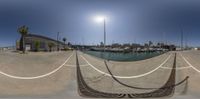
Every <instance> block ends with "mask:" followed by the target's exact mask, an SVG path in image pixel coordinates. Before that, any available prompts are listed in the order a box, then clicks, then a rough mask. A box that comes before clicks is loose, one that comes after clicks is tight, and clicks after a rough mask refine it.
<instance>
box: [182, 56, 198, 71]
mask: <svg viewBox="0 0 200 99" xmlns="http://www.w3.org/2000/svg"><path fill="white" fill-rule="evenodd" d="M180 55H181V57H182V58H183V59H184V60H185V62H186V63H187V64H188V65H189V66H191V68H193V69H194V70H195V71H197V72H199V73H200V70H198V69H197V68H196V67H194V66H193V65H192V64H191V63H190V62H189V61H188V60H187V59H186V58H185V57H184V56H183V55H182V54H181V53H180Z"/></svg>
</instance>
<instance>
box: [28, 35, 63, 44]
mask: <svg viewBox="0 0 200 99" xmlns="http://www.w3.org/2000/svg"><path fill="white" fill-rule="evenodd" d="M26 37H37V38H42V39H47V40H50V41H54V42H57V40H55V39H52V38H49V37H46V36H42V35H36V34H31V33H29V34H27V35H26ZM58 42H59V43H61V44H64V43H63V42H61V41H58Z"/></svg>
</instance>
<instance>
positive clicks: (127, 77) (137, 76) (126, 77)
mask: <svg viewBox="0 0 200 99" xmlns="http://www.w3.org/2000/svg"><path fill="white" fill-rule="evenodd" d="M81 57H82V58H83V59H84V60H85V61H86V62H87V63H88V64H89V65H90V66H91V67H92V68H93V69H94V70H96V71H98V72H99V73H101V74H105V75H106V76H110V77H111V75H110V74H108V73H106V72H103V71H101V70H99V69H97V68H96V67H95V66H93V65H92V64H90V63H89V62H88V60H87V59H86V58H85V57H83V56H82V55H81ZM170 57H171V54H170V55H169V56H168V57H167V58H166V59H165V61H163V62H162V63H161V64H160V65H159V66H158V67H156V68H155V69H153V70H152V71H149V72H147V73H144V74H140V75H136V76H116V75H114V77H116V78H125V79H129V78H139V77H143V76H146V75H149V74H151V73H153V72H155V71H156V70H158V69H159V68H160V67H162V66H163V65H164V64H165V63H166V62H167V61H168V60H169V58H170Z"/></svg>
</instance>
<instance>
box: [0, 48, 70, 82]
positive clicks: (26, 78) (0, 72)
mask: <svg viewBox="0 0 200 99" xmlns="http://www.w3.org/2000/svg"><path fill="white" fill-rule="evenodd" d="M73 54H74V52H73V53H72V54H71V56H69V57H68V58H67V60H66V61H65V62H64V63H63V64H62V65H60V66H59V67H58V68H56V69H54V70H53V71H51V72H49V73H46V74H43V75H40V76H34V77H21V76H14V75H10V74H7V73H4V72H2V71H0V74H2V75H4V76H7V77H10V78H14V79H21V80H31V79H38V78H43V77H46V76H49V75H51V74H53V73H55V72H57V71H58V70H60V69H61V68H62V67H63V66H64V65H65V64H66V63H67V62H68V61H69V59H70V58H71V57H72V55H73Z"/></svg>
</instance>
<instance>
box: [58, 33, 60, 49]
mask: <svg viewBox="0 0 200 99" xmlns="http://www.w3.org/2000/svg"><path fill="white" fill-rule="evenodd" d="M59 34H60V33H59V32H58V33H57V51H59V40H58V39H59Z"/></svg>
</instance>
